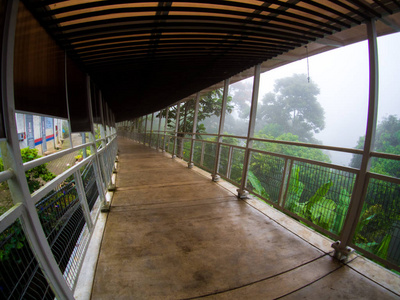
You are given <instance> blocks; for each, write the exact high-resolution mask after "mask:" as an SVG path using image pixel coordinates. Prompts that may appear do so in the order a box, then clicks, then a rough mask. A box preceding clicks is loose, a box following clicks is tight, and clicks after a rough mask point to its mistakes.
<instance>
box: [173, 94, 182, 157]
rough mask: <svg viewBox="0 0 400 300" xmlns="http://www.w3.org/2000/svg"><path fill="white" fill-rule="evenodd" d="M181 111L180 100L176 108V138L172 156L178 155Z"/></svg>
mask: <svg viewBox="0 0 400 300" xmlns="http://www.w3.org/2000/svg"><path fill="white" fill-rule="evenodd" d="M180 111H181V102H178V104H177V108H176V115H175V121H176V124H175V138H174V148H173V149H172V158H175V157H176V154H175V150H176V143H177V139H178V131H179V113H180Z"/></svg>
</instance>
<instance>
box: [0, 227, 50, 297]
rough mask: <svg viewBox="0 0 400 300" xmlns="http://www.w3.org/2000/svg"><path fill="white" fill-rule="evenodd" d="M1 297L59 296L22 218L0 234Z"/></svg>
mask: <svg viewBox="0 0 400 300" xmlns="http://www.w3.org/2000/svg"><path fill="white" fill-rule="evenodd" d="M0 298H1V299H49V300H53V299H55V295H54V294H53V291H52V290H51V288H50V286H49V284H48V282H47V280H46V278H45V277H44V275H43V273H42V270H41V269H40V267H39V264H38V262H37V261H36V259H35V257H34V255H33V253H32V251H31V249H30V246H29V243H28V241H27V239H26V237H25V234H24V232H23V231H22V226H21V223H20V221H19V219H17V220H16V221H15V222H14V223H13V224H12V225H11V226H9V227H8V228H7V229H6V230H4V231H3V232H2V233H1V234H0Z"/></svg>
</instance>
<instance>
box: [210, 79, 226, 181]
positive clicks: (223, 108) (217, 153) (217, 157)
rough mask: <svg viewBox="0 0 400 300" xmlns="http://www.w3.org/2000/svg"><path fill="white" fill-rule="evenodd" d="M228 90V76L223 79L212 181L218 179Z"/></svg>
mask: <svg viewBox="0 0 400 300" xmlns="http://www.w3.org/2000/svg"><path fill="white" fill-rule="evenodd" d="M228 92H229V78H228V79H225V81H224V91H223V94H222V105H221V118H220V119H219V127H218V138H217V149H216V151H215V163H214V172H213V173H212V174H211V178H212V181H218V180H219V179H220V176H219V175H218V167H219V161H220V156H221V154H220V153H221V143H222V136H221V135H222V134H223V131H224V124H225V115H226V102H227V99H228Z"/></svg>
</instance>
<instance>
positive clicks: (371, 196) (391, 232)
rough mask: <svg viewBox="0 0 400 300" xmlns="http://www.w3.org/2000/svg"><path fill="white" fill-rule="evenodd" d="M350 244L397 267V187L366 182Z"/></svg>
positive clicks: (399, 227) (399, 206) (399, 201)
mask: <svg viewBox="0 0 400 300" xmlns="http://www.w3.org/2000/svg"><path fill="white" fill-rule="evenodd" d="M353 243H354V244H355V245H356V246H358V247H360V248H362V249H364V250H365V251H367V252H370V253H372V254H374V255H376V256H378V257H380V258H382V259H385V260H387V261H388V262H389V263H392V264H393V265H396V266H400V184H395V183H391V182H387V181H384V180H379V179H375V178H372V179H370V181H369V184H368V189H367V195H366V198H365V202H364V206H363V209H362V212H361V215H360V219H359V222H358V224H357V228H356V232H355V235H354V238H353Z"/></svg>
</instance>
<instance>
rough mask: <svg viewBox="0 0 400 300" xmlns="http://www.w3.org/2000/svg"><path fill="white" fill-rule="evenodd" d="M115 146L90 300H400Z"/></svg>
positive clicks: (162, 166) (251, 211) (236, 205)
mask: <svg viewBox="0 0 400 300" xmlns="http://www.w3.org/2000/svg"><path fill="white" fill-rule="evenodd" d="M118 143H119V152H120V154H119V168H118V175H117V182H116V185H117V191H116V193H115V194H114V198H113V201H112V206H111V211H110V212H109V215H108V219H107V223H106V228H105V233H104V236H103V241H102V246H101V250H100V256H99V261H98V264H97V270H96V274H95V279H94V285H93V290H92V299H96V300H98V299H188V298H189V299H190V298H198V297H206V298H212V299H214V298H216V299H244V298H248V299H276V298H284V299H303V298H304V299H337V298H341V299H398V298H399V295H398V294H396V291H394V292H393V291H390V290H389V289H388V288H387V286H386V287H385V286H384V285H385V284H383V285H381V284H378V282H379V281H380V279H382V278H378V277H380V275H377V276H376V277H375V278H374V281H373V280H370V279H369V278H368V277H366V276H364V275H363V274H361V273H363V272H362V271H360V270H361V269H357V267H355V266H356V264H354V262H353V264H354V266H352V265H351V263H350V264H349V265H343V264H341V263H338V262H336V261H335V260H333V259H332V257H331V253H330V249H331V248H329V247H327V242H328V241H327V240H326V239H324V238H323V237H320V240H319V241H317V240H315V236H318V235H317V234H315V233H312V232H311V231H308V229H305V228H303V226H302V225H299V224H298V225H297V226H298V227H299V226H300V227H302V228H301V229H300V231H303V232H305V236H314V242H313V241H310V240H307V239H306V238H304V235H303V236H300V235H299V234H296V230H291V231H289V230H287V224H289V223H290V219H289V218H287V223H286V224H280V223H279V222H277V221H276V218H271V217H270V216H268V215H266V214H265V213H263V212H262V211H260V209H257V207H255V206H254V205H251V203H252V202H251V201H248V202H246V201H243V200H238V198H237V197H236V196H235V195H234V194H233V193H232V191H230V190H229V188H227V186H226V185H225V186H224V184H223V183H222V184H217V183H214V182H212V181H211V180H210V177H209V176H208V177H205V176H204V175H205V174H202V173H201V172H198V171H196V170H195V169H188V168H187V167H185V166H184V165H182V164H181V163H180V162H179V160H172V159H170V158H168V156H167V155H165V154H163V153H161V152H158V151H156V150H154V149H149V148H147V147H144V146H143V145H139V144H137V143H134V142H133V141H130V140H127V139H122V138H120V139H119V141H118ZM169 157H170V156H169ZM253 202H255V201H254V200H253ZM267 209H269V208H267ZM285 218H286V217H285ZM316 245H317V246H316ZM318 245H319V246H318ZM361 259H362V260H364V259H363V258H360V257H356V258H354V261H357V260H361ZM358 265H360V264H358ZM397 292H398V291H397Z"/></svg>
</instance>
